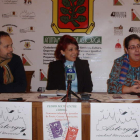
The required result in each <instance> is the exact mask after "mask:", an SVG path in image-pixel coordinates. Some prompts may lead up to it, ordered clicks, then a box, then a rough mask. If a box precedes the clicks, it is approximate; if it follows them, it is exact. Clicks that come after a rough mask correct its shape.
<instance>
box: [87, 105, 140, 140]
mask: <svg viewBox="0 0 140 140" xmlns="http://www.w3.org/2000/svg"><path fill="white" fill-rule="evenodd" d="M90 105H91V109H90V111H91V117H90V118H91V121H90V127H91V128H90V139H91V140H102V139H103V140H117V139H119V140H134V139H135V140H139V139H140V138H139V137H140V105H139V104H134V103H133V104H131V103H125V104H123V103H119V104H118V103H102V104H99V103H91V104H90Z"/></svg>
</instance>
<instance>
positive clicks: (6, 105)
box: [0, 102, 32, 140]
mask: <svg viewBox="0 0 140 140" xmlns="http://www.w3.org/2000/svg"><path fill="white" fill-rule="evenodd" d="M0 138H11V139H12V138H13V139H28V140H32V103H27V102H25V103H23V102H0Z"/></svg>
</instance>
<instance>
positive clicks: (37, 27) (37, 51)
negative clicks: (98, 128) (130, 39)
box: [0, 0, 140, 91]
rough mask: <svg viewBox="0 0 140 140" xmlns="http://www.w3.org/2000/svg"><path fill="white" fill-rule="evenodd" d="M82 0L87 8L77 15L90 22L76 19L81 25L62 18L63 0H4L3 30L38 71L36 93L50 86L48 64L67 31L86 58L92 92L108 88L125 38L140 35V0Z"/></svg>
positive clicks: (26, 64) (1, 4) (0, 18)
mask: <svg viewBox="0 0 140 140" xmlns="http://www.w3.org/2000/svg"><path fill="white" fill-rule="evenodd" d="M66 1H67V0H65V1H64V2H66ZM82 1H83V4H82V3H79V7H80V6H85V7H86V10H85V11H84V10H83V13H79V15H83V16H84V17H85V18H86V20H85V21H82V22H77V23H79V27H75V26H76V25H75V24H74V23H71V22H68V23H65V24H64V22H67V21H63V22H62V21H61V19H60V17H61V16H62V15H64V14H62V12H61V11H60V7H64V4H62V0H58V1H57V0H52V1H51V0H1V1H0V30H3V31H6V32H8V33H9V34H10V35H11V37H12V39H13V42H14V46H13V47H14V53H16V54H18V55H19V56H21V58H22V60H23V64H24V67H25V70H34V71H35V73H34V75H33V78H32V91H36V90H37V89H38V87H45V86H46V84H47V81H46V79H47V70H48V63H49V62H50V61H53V60H55V58H54V56H53V53H54V50H55V47H56V45H57V42H58V40H59V38H60V37H61V36H63V35H64V34H70V35H71V36H74V37H75V38H76V39H77V41H78V42H79V47H80V55H79V57H80V58H81V59H87V60H88V62H89V65H90V70H91V71H92V74H91V76H92V80H93V84H94V88H93V91H106V90H107V84H106V83H107V79H108V78H109V73H110V71H111V68H112V65H113V61H114V59H116V58H117V57H120V56H121V55H122V54H124V49H123V40H124V38H125V37H126V36H128V35H129V34H133V33H136V34H138V35H140V0H95V1H94V0H80V1H79V2H82ZM57 2H58V3H57ZM67 9H68V7H67ZM69 12H70V9H69ZM76 16H78V14H76ZM87 38H88V39H87Z"/></svg>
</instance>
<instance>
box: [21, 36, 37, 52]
mask: <svg viewBox="0 0 140 140" xmlns="http://www.w3.org/2000/svg"><path fill="white" fill-rule="evenodd" d="M22 42H23V43H24V47H25V48H24V50H31V44H32V43H35V41H34V40H29V39H25V40H21V41H20V43H22Z"/></svg>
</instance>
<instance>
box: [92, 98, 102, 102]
mask: <svg viewBox="0 0 140 140" xmlns="http://www.w3.org/2000/svg"><path fill="white" fill-rule="evenodd" d="M90 99H92V100H94V101H97V102H101V101H100V100H97V99H94V98H90Z"/></svg>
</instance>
